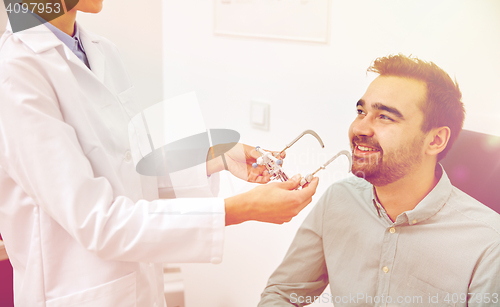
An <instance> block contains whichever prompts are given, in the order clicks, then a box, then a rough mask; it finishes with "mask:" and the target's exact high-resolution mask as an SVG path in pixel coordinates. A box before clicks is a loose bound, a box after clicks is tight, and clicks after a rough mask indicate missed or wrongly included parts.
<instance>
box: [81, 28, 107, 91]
mask: <svg viewBox="0 0 500 307" xmlns="http://www.w3.org/2000/svg"><path fill="white" fill-rule="evenodd" d="M78 30H79V31H80V39H81V41H82V44H83V47H84V48H85V54H86V55H87V59H88V60H89V64H90V69H91V70H92V71H93V72H94V74H95V75H96V76H97V78H98V79H99V80H100V81H101V83H104V71H105V64H106V63H105V60H104V59H105V57H104V54H103V53H102V49H101V48H100V46H99V44H100V41H101V38H100V37H99V36H97V35H94V34H92V33H90V32H87V31H86V30H85V29H84V28H83V27H82V26H81V25H80V24H78Z"/></svg>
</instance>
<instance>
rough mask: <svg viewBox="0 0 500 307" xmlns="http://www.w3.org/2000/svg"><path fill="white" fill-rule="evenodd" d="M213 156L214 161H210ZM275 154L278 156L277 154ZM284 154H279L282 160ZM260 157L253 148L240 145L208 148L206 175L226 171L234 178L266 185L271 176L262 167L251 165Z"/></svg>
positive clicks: (230, 144)
mask: <svg viewBox="0 0 500 307" xmlns="http://www.w3.org/2000/svg"><path fill="white" fill-rule="evenodd" d="M212 154H213V156H214V157H215V159H211V157H212ZM275 154H278V153H277V152H276V153H275ZM285 156H286V154H285V153H284V152H283V153H282V154H281V159H284V158H285ZM259 157H260V154H259V152H258V151H256V150H255V148H254V147H251V146H248V145H245V144H242V143H236V144H235V143H229V144H219V145H215V146H214V147H212V148H210V150H209V153H208V155H207V173H208V175H211V174H213V173H215V172H218V171H221V170H224V169H225V170H228V171H230V172H231V174H233V175H234V176H236V177H238V178H240V179H243V180H245V181H248V182H252V183H267V182H269V181H270V180H271V175H270V174H269V173H268V172H267V169H266V167H265V166H264V165H259V166H257V167H256V168H253V167H252V164H253V163H255V162H256V161H257V158H259Z"/></svg>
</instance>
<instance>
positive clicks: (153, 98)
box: [77, 0, 163, 105]
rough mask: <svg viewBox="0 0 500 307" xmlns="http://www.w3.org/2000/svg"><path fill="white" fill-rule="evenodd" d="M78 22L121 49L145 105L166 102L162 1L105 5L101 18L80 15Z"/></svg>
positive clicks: (123, 0) (108, 3)
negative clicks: (164, 97) (163, 67)
mask: <svg viewBox="0 0 500 307" xmlns="http://www.w3.org/2000/svg"><path fill="white" fill-rule="evenodd" d="M145 3H147V5H146V4H145ZM77 21H78V22H80V23H81V24H82V25H83V26H85V28H86V29H88V30H90V31H92V32H94V33H96V34H99V35H101V36H104V37H106V38H107V39H109V40H111V41H112V42H113V43H115V44H116V45H117V46H118V49H119V50H120V53H121V55H122V57H123V60H124V62H125V65H126V66H127V69H128V72H129V74H130V76H131V77H132V80H133V82H134V84H135V86H136V88H137V90H138V94H139V98H140V101H141V103H143V104H144V105H151V104H153V103H156V102H159V101H161V100H162V98H163V78H162V65H163V61H162V38H163V36H162V1H161V0H148V1H147V2H138V1H133V0H120V1H111V0H110V1H104V8H103V10H102V11H101V12H100V13H99V14H96V15H93V14H84V13H79V15H78V16H77Z"/></svg>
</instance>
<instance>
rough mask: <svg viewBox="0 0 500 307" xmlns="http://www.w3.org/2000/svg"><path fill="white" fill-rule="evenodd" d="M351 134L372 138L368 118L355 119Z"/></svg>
mask: <svg viewBox="0 0 500 307" xmlns="http://www.w3.org/2000/svg"><path fill="white" fill-rule="evenodd" d="M352 132H353V133H354V134H355V135H356V136H368V137H372V136H373V123H372V120H371V118H370V117H369V116H364V117H363V118H360V119H357V120H355V121H354V123H353V125H352Z"/></svg>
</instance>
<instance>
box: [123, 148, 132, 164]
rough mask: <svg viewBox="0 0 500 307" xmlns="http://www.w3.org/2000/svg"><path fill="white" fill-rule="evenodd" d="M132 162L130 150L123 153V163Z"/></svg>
mask: <svg viewBox="0 0 500 307" xmlns="http://www.w3.org/2000/svg"><path fill="white" fill-rule="evenodd" d="M130 161H132V153H130V150H127V151H126V152H125V162H130Z"/></svg>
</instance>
